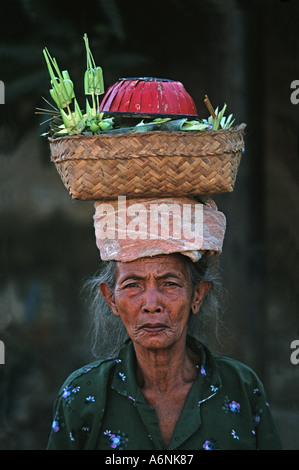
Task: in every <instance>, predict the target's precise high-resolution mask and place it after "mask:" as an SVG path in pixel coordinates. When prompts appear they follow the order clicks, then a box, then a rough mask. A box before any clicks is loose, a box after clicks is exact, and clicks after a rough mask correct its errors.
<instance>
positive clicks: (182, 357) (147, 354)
mask: <svg viewBox="0 0 299 470" xmlns="http://www.w3.org/2000/svg"><path fill="white" fill-rule="evenodd" d="M134 347H135V352H136V357H137V382H138V384H139V386H140V388H141V389H146V390H151V389H152V390H154V389H155V390H157V391H160V392H165V391H169V390H173V389H174V388H175V387H178V386H181V385H184V384H188V383H192V382H193V381H194V380H195V379H196V377H197V373H198V369H197V368H196V364H197V363H198V360H199V358H198V356H196V355H195V354H194V353H193V352H191V351H190V350H189V349H187V347H186V344H184V345H183V346H182V345H180V344H178V343H176V344H174V345H173V346H172V347H171V348H167V349H154V350H148V349H145V348H142V347H140V346H139V345H137V344H135V345H134Z"/></svg>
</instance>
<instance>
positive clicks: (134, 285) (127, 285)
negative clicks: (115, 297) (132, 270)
mask: <svg viewBox="0 0 299 470" xmlns="http://www.w3.org/2000/svg"><path fill="white" fill-rule="evenodd" d="M130 287H138V284H137V283H136V282H130V283H129V284H126V285H125V286H124V288H125V289H127V288H130Z"/></svg>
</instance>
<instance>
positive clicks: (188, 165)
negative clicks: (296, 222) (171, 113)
mask: <svg viewBox="0 0 299 470" xmlns="http://www.w3.org/2000/svg"><path fill="white" fill-rule="evenodd" d="M244 129H245V124H241V125H239V126H238V127H235V128H232V129H229V130H218V131H203V132H202V131H185V132H182V131H181V132H165V131H164V132H162V131H152V132H138V133H133V132H130V133H126V134H101V135H97V136H67V137H60V138H55V139H53V138H49V142H50V149H51V160H52V162H54V164H55V166H56V169H57V171H58V173H59V175H60V177H61V179H62V181H63V183H64V185H65V187H66V188H67V190H68V191H69V193H70V195H71V196H72V198H74V199H81V200H105V199H117V197H118V196H120V195H122V196H127V197H131V198H134V197H171V196H191V197H192V196H193V197H195V196H200V195H206V194H219V193H225V192H231V191H232V190H233V188H234V184H235V180H236V176H237V171H238V167H239V164H240V159H241V155H242V152H243V148H244Z"/></svg>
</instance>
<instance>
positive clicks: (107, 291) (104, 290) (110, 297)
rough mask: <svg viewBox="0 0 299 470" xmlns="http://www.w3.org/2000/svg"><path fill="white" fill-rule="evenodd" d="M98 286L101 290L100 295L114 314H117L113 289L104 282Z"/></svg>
mask: <svg viewBox="0 0 299 470" xmlns="http://www.w3.org/2000/svg"><path fill="white" fill-rule="evenodd" d="M99 287H100V291H101V294H102V296H103V297H104V299H105V300H106V302H107V304H108V305H109V307H110V308H111V310H112V312H113V313H114V315H116V316H119V314H118V309H117V306H116V304H115V299H114V293H113V290H112V289H111V288H110V287H109V286H108V285H107V284H106V283H105V282H101V284H100V286H99Z"/></svg>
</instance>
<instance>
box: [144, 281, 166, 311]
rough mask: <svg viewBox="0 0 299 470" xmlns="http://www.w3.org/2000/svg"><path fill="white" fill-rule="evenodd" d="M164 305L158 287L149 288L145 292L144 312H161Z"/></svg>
mask: <svg viewBox="0 0 299 470" xmlns="http://www.w3.org/2000/svg"><path fill="white" fill-rule="evenodd" d="M162 310H163V307H162V303H161V300H160V296H159V292H158V291H157V289H156V288H154V287H151V288H147V289H146V290H145V292H144V294H143V304H142V312H143V313H160V312H162Z"/></svg>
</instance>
